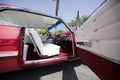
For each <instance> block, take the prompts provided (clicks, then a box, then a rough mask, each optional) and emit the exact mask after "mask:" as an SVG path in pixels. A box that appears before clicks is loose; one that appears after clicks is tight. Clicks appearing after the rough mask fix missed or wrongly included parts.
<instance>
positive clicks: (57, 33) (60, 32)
mask: <svg viewBox="0 0 120 80" xmlns="http://www.w3.org/2000/svg"><path fill="white" fill-rule="evenodd" d="M62 33H64V31H63V30H58V31H56V35H59V34H62Z"/></svg>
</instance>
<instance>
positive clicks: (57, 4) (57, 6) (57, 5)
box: [53, 0, 59, 16]
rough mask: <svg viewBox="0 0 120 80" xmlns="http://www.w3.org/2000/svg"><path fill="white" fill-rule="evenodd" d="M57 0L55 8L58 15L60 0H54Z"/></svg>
mask: <svg viewBox="0 0 120 80" xmlns="http://www.w3.org/2000/svg"><path fill="white" fill-rule="evenodd" d="M53 1H56V10H55V15H56V16H58V10H59V0H53Z"/></svg>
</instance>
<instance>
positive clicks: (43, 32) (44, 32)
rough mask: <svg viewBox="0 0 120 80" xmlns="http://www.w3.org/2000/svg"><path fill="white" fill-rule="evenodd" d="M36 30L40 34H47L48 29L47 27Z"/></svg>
mask: <svg viewBox="0 0 120 80" xmlns="http://www.w3.org/2000/svg"><path fill="white" fill-rule="evenodd" d="M36 31H37V33H38V34H42V35H45V34H47V30H46V29H37V30H36Z"/></svg>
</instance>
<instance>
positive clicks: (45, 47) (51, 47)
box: [29, 28, 60, 57]
mask: <svg viewBox="0 0 120 80" xmlns="http://www.w3.org/2000/svg"><path fill="white" fill-rule="evenodd" d="M29 35H30V38H31V40H32V43H33V45H34V47H35V49H36V51H37V53H38V55H39V56H41V57H45V56H48V57H49V56H54V55H57V54H59V51H60V46H58V45H55V44H51V43H45V44H43V43H42V40H41V38H40V37H39V35H38V33H37V32H36V31H35V30H34V28H30V29H29Z"/></svg>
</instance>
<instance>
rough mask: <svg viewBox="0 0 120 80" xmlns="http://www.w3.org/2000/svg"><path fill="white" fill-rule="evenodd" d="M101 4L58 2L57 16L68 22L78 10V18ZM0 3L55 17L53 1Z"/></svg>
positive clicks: (85, 0) (88, 0)
mask: <svg viewBox="0 0 120 80" xmlns="http://www.w3.org/2000/svg"><path fill="white" fill-rule="evenodd" d="M102 2H104V0H60V5H59V12H58V16H59V17H61V18H62V19H63V20H64V21H65V22H70V21H71V20H74V19H75V17H76V16H77V11H78V10H79V14H80V17H81V16H83V15H90V14H91V13H92V12H93V11H94V10H95V9H96V8H97V7H99V5H100V4H101V3H102ZM0 3H2V4H9V5H13V6H17V7H22V8H27V9H30V10H34V11H37V12H43V13H46V14H50V15H55V7H56V2H55V1H53V0H0Z"/></svg>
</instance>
